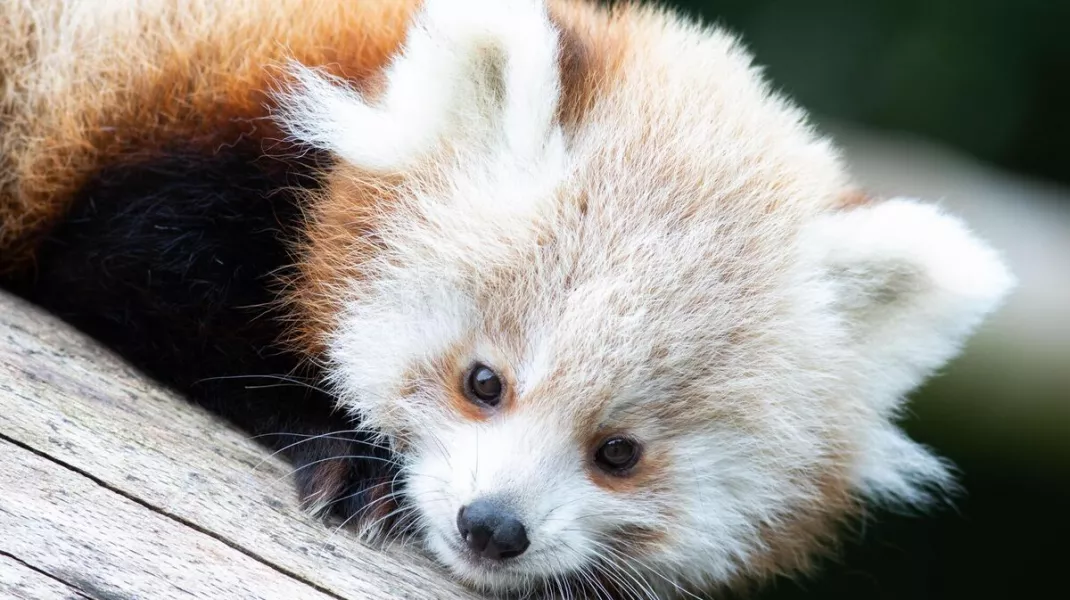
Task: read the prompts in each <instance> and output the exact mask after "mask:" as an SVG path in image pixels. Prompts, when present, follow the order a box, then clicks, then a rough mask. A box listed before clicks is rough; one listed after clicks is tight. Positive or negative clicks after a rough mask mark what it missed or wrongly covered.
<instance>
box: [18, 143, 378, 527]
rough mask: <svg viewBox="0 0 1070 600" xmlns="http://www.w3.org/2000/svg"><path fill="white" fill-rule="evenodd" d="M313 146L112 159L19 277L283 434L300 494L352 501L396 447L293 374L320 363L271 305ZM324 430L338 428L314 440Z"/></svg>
mask: <svg viewBox="0 0 1070 600" xmlns="http://www.w3.org/2000/svg"><path fill="white" fill-rule="evenodd" d="M312 160H313V159H311V158H308V157H306V158H304V159H302V160H301V161H299V162H298V161H291V160H279V159H274V158H269V157H265V156H263V153H262V152H261V149H260V146H259V144H256V143H254V142H248V143H244V144H242V145H239V146H236V147H233V148H227V149H226V150H224V151H222V152H221V153H217V154H205V153H203V152H199V151H195V150H173V151H170V152H167V153H164V154H162V155H159V156H156V157H153V158H147V159H143V160H139V161H136V162H131V163H127V164H120V165H115V166H111V167H108V168H106V169H104V170H102V171H101V172H100V173H98V174H97V175H96V176H95V177H94V178H93V180H92V181H90V182H89V184H88V185H86V186H85V187H84V188H83V189H82V191H81V193H80V194H79V197H78V198H77V201H76V202H75V204H74V207H73V210H72V211H71V213H70V215H69V217H68V218H67V219H66V220H65V221H64V222H63V223H62V224H60V226H59V227H57V228H56V230H55V231H53V232H52V233H51V235H50V236H49V237H48V239H47V240H46V242H45V243H44V245H43V246H42V247H41V248H40V250H39V252H38V254H37V260H36V265H35V270H34V272H33V273H31V274H28V276H27V277H26V278H25V280H23V281H21V282H20V283H19V285H18V286H17V288H18V291H20V292H21V293H22V295H24V296H26V297H28V298H29V299H30V300H31V301H33V302H35V303H37V304H39V305H41V306H42V307H44V308H45V309H47V310H49V311H51V312H53V313H55V314H56V315H58V316H60V317H61V318H63V319H65V320H66V321H68V322H69V323H71V324H72V325H74V326H75V327H77V328H79V329H81V330H83V331H85V332H86V333H88V334H89V335H91V336H93V337H95V338H96V339H98V340H100V341H101V342H103V343H104V344H106V345H107V346H109V347H110V348H111V349H113V350H114V351H116V352H117V353H118V354H120V355H121V356H123V357H124V358H125V359H126V360H128V361H130V362H131V363H132V364H133V365H135V366H136V367H138V368H139V369H141V370H143V371H144V372H145V373H147V374H148V375H150V376H152V377H154V378H155V379H157V380H159V381H161V382H163V383H165V384H167V385H169V386H172V387H174V388H176V389H177V390H178V391H180V392H181V393H183V394H184V395H186V396H187V397H189V398H190V399H191V400H193V401H194V402H196V403H198V404H200V405H202V406H204V407H206V408H208V409H209V410H211V411H213V412H215V413H216V414H218V415H220V416H222V417H224V418H226V419H228V420H229V421H231V422H232V423H234V424H235V425H237V426H238V427H240V428H242V429H244V430H245V431H246V432H248V433H249V434H250V435H253V436H260V437H259V438H258V439H259V440H260V441H262V442H263V443H264V444H265V445H267V446H268V447H270V448H273V449H284V448H285V450H283V454H285V455H286V456H287V457H288V458H290V459H291V460H292V461H293V462H294V463H295V468H297V469H298V471H297V483H298V487H299V490H300V492H301V494H302V495H304V496H308V495H310V494H316V493H326V494H329V495H330V497H332V498H334V499H336V500H339V502H337V503H336V505H335V508H336V509H337V510H336V512H337V513H339V514H343V515H348V514H352V513H353V512H354V511H356V510H359V509H360V508H361V507H362V506H363V505H364V503H365V502H366V501H368V500H369V499H370V497H369V495H368V493H367V492H368V489H369V487H370V486H376V485H378V484H379V483H380V482H382V481H384V479H385V480H387V481H389V480H390V478H391V477H392V473H391V472H390V471H389V469H387V468H386V465H387V463H386V462H384V460H383V459H386V458H388V457H387V455H386V453H384V452H382V451H381V450H378V449H375V448H373V447H372V446H370V445H369V444H368V442H367V440H366V438H364V437H362V436H355V435H353V434H350V433H345V432H346V431H347V430H349V429H352V428H353V424H352V423H350V422H348V421H347V419H345V418H344V417H343V416H341V415H339V414H337V413H335V412H334V411H333V410H332V409H333V403H332V400H331V399H330V398H329V397H328V396H327V395H325V394H324V393H322V392H320V391H316V390H313V389H311V388H310V387H309V386H307V385H301V384H298V383H293V382H292V381H293V380H301V381H308V382H310V383H311V384H312V385H313V386H314V385H315V384H316V382H317V377H316V373H314V372H310V371H309V370H308V368H307V367H302V366H301V364H300V362H301V361H300V360H299V358H298V357H297V356H295V355H294V354H291V353H289V352H287V351H284V350H283V349H282V348H281V346H280V345H279V344H278V340H279V338H280V333H281V332H282V319H281V318H280V316H281V315H280V314H279V313H278V308H277V307H274V306H273V305H272V300H273V299H274V292H273V290H274V289H275V287H276V286H275V285H274V281H275V279H274V276H275V275H276V274H278V273H279V272H280V269H281V270H284V269H286V268H287V265H289V264H290V262H291V260H292V257H291V256H289V254H288V250H287V249H288V243H287V241H288V240H292V239H293V238H294V237H295V236H298V235H300V227H301V224H300V207H299V206H298V203H299V202H300V199H301V197H302V196H301V194H299V193H297V192H295V191H294V190H295V187H296V186H302V185H304V186H307V185H313V178H312V177H311V175H310V173H311V168H312V167H313V166H314V165H313V163H312ZM280 378H281V379H280ZM287 380H290V381H287ZM321 434H331V437H330V438H322V439H318V440H313V441H308V439H309V437H308V436H316V435H321ZM339 457H347V458H344V459H343V458H339ZM348 457H366V458H363V459H360V458H348ZM336 460H338V461H342V462H341V463H336V462H335V461H336ZM342 496H349V497H348V498H342Z"/></svg>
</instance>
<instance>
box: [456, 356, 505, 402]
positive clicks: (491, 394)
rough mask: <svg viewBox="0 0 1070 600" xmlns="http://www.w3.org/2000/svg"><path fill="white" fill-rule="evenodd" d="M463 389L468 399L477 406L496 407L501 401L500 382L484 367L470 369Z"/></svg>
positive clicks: (495, 375)
mask: <svg viewBox="0 0 1070 600" xmlns="http://www.w3.org/2000/svg"><path fill="white" fill-rule="evenodd" d="M464 387H465V392H466V393H467V394H468V398H469V399H470V400H472V401H473V402H476V403H478V404H485V405H487V406H497V405H498V403H499V402H501V401H502V387H503V386H502V380H501V378H500V377H498V374H497V373H495V372H494V371H492V370H491V369H490V367H487V366H486V365H479V364H477V365H476V366H474V367H472V369H471V370H470V371H469V372H468V377H467V379H466V381H465V386H464Z"/></svg>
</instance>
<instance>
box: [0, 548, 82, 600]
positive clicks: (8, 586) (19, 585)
mask: <svg viewBox="0 0 1070 600" xmlns="http://www.w3.org/2000/svg"><path fill="white" fill-rule="evenodd" d="M0 598H12V599H14V600H85V599H86V598H89V596H86V595H85V594H82V593H81V592H80V591H78V590H77V589H75V588H73V587H71V586H69V585H67V584H65V583H63V582H61V581H58V580H56V579H53V578H52V577H50V576H48V575H46V574H44V573H42V572H41V571H37V570H34V569H31V568H30V567H28V566H26V565H25V564H24V563H22V562H19V561H17V560H15V559H14V558H12V557H10V556H4V555H3V554H0Z"/></svg>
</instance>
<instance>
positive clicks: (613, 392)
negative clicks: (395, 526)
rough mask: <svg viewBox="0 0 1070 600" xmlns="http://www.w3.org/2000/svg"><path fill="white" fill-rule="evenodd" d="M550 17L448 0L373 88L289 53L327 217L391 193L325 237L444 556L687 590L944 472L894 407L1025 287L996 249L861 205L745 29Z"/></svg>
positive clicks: (353, 346) (345, 328)
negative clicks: (319, 160)
mask: <svg viewBox="0 0 1070 600" xmlns="http://www.w3.org/2000/svg"><path fill="white" fill-rule="evenodd" d="M554 11H555V20H556V21H557V22H558V25H556V26H554V25H551V20H550V18H549V17H548V15H547V11H546V9H545V7H544V6H542V5H541V4H540V3H539V2H536V1H535V0H510V1H508V2H500V1H494V2H491V1H490V0H486V1H478V0H465V1H460V0H456V1H454V2H446V1H445V0H442V1H439V0H429V1H428V2H427V3H426V5H425V6H424V8H423V11H422V12H421V13H420V14H419V15H418V16H417V17H416V20H415V21H414V24H413V26H412V30H411V33H410V37H409V39H408V41H407V42H406V44H405V46H404V48H403V49H402V50H401V52H400V54H399V55H398V57H397V58H396V60H395V61H394V62H393V63H392V65H391V66H390V67H389V68H388V70H387V72H386V73H385V84H384V88H383V92H382V94H381V95H380V96H379V97H377V98H375V99H369V100H366V99H364V98H362V97H360V96H358V95H356V94H355V93H354V92H352V91H350V90H348V89H346V88H344V87H341V86H340V85H339V84H337V83H335V82H331V81H329V80H326V79H323V78H322V77H320V76H319V75H317V74H316V73H314V72H312V71H310V70H307V69H304V68H301V67H295V69H294V71H293V75H294V80H295V82H296V84H295V87H294V88H292V89H291V90H290V91H289V92H288V93H287V95H285V96H284V97H283V98H282V101H283V102H282V103H283V106H284V108H285V113H284V116H283V122H284V124H285V125H286V126H287V127H288V128H289V130H290V131H291V132H292V133H293V134H294V135H295V136H297V137H299V138H300V139H302V140H304V141H305V142H308V143H312V144H315V145H318V146H321V147H324V148H326V149H329V150H331V151H333V152H334V153H335V154H336V155H337V157H338V159H339V163H340V166H339V168H338V172H337V173H336V174H335V176H334V179H335V185H334V187H333V189H332V192H331V193H330V194H329V195H328V196H327V197H325V198H322V199H321V200H320V202H321V203H322V204H324V206H322V207H320V209H319V210H321V211H327V212H330V213H331V214H335V215H339V214H341V215H345V214H346V207H347V206H348V204H347V203H350V202H352V201H353V200H352V197H351V196H350V192H351V190H353V189H356V188H361V189H364V190H378V191H377V192H376V193H379V194H381V197H382V198H384V200H383V201H382V202H381V203H379V204H375V203H374V202H373V203H372V205H371V206H372V207H371V208H368V207H367V206H364V207H363V208H361V209H360V211H361V215H365V216H361V217H360V218H361V219H365V220H366V221H367V224H368V226H367V228H366V229H367V231H366V236H367V237H366V238H365V237H364V236H361V237H360V238H359V239H357V238H356V237H354V238H353V239H346V238H345V236H337V235H336V236H333V237H332V238H331V240H333V241H332V242H331V243H332V244H334V245H333V250H332V251H331V252H332V253H331V254H330V258H329V261H334V262H335V263H337V264H338V265H343V266H339V267H337V269H336V271H335V273H339V274H340V275H337V276H336V277H334V279H332V280H331V281H330V282H329V284H327V285H325V286H324V288H323V290H325V291H322V292H321V294H326V295H329V296H330V298H331V300H330V302H329V306H330V307H331V308H330V311H329V317H327V318H325V320H326V321H328V322H329V323H330V327H329V331H328V332H327V334H326V335H325V336H324V338H323V346H324V358H325V360H326V362H327V364H328V366H329V369H330V374H331V379H332V383H333V384H334V386H335V389H336V390H337V392H338V395H339V397H340V399H341V403H342V405H343V406H344V407H345V408H346V409H348V410H350V411H352V412H353V413H354V414H356V415H358V416H359V417H360V418H361V419H362V421H363V422H364V423H365V424H367V425H368V426H369V427H372V428H375V429H377V430H379V431H380V432H382V434H383V435H384V437H385V438H387V439H388V440H390V442H391V443H392V444H393V445H394V447H395V448H396V449H397V451H398V453H399V456H400V460H401V461H402V462H403V464H404V467H403V469H402V474H401V475H402V477H403V478H404V483H405V486H404V487H405V490H406V491H405V494H406V508H407V509H408V510H411V511H412V513H413V514H414V515H415V516H416V519H415V520H416V522H417V525H418V529H419V535H420V536H421V539H422V540H423V541H424V542H425V544H426V547H427V548H428V549H429V550H430V552H431V553H432V554H433V555H434V556H435V557H437V558H438V559H439V561H441V562H442V563H443V564H444V565H446V566H447V567H448V568H449V569H450V570H451V571H452V572H453V573H454V574H456V575H457V576H458V577H460V578H461V579H463V580H465V581H468V582H469V583H471V584H473V585H475V586H477V587H487V588H494V589H509V590H521V591H522V590H526V589H532V588H534V589H539V588H541V587H546V588H547V589H550V590H553V589H555V588H554V586H555V585H556V586H564V585H566V584H565V583H564V582H565V581H568V582H573V583H575V582H579V584H583V585H590V586H595V587H596V589H597V587H598V586H602V588H603V589H605V588H606V587H613V588H616V589H618V590H621V591H623V592H625V593H626V592H631V593H632V594H634V595H639V596H642V595H643V594H644V593H653V592H657V593H664V594H673V593H676V592H679V591H680V590H697V589H702V588H708V587H715V586H722V585H731V584H733V583H736V582H738V581H740V580H741V579H756V578H761V577H764V576H767V575H769V574H772V573H778V572H785V571H795V570H799V569H802V568H805V567H806V565H807V563H808V560H809V557H811V556H813V554H814V553H815V552H816V551H818V550H819V549H820V548H821V547H822V545H823V544H824V542H826V541H827V540H829V539H830V537H831V536H832V535H833V533H834V531H835V528H836V525H837V524H838V523H839V522H841V521H842V520H843V519H844V518H846V517H847V516H849V515H850V514H851V513H852V512H853V511H854V510H855V508H856V506H857V503H858V502H859V501H862V500H863V499H866V498H874V497H875V498H882V499H891V500H896V501H905V502H922V501H924V500H925V498H926V493H925V492H924V489H925V488H926V486H937V487H939V486H941V485H944V484H946V483H947V476H946V473H945V471H944V468H943V466H942V465H941V463H940V462H939V461H938V460H937V459H936V458H934V457H932V456H931V455H930V454H929V453H927V452H926V451H925V450H924V449H922V448H921V447H919V446H917V445H916V444H914V443H913V442H911V441H909V440H908V439H906V438H905V437H904V436H903V435H902V434H901V433H900V432H899V430H898V429H897V428H896V427H895V426H894V425H893V423H892V421H891V419H892V418H893V417H894V415H895V412H896V409H897V407H898V406H899V404H900V402H901V399H902V396H903V395H904V394H905V393H907V392H909V391H910V390H911V389H912V388H913V387H915V386H916V385H917V384H918V383H920V381H922V380H923V379H924V377H926V376H927V375H928V374H929V373H931V372H932V370H933V369H935V368H937V367H939V366H940V365H942V364H943V363H944V362H945V361H947V360H948V359H949V358H950V357H951V356H953V354H954V353H955V352H956V351H957V348H958V346H959V344H960V343H961V342H962V340H963V339H964V338H965V336H966V335H967V334H968V332H969V331H970V330H971V329H972V328H973V327H974V326H975V325H976V324H977V323H978V322H979V321H980V320H981V319H982V318H983V316H984V315H985V314H986V313H987V312H988V311H990V310H992V309H993V308H994V307H995V306H996V304H997V303H998V301H999V299H1000V298H1001V297H1002V296H1003V294H1004V293H1005V292H1006V290H1007V289H1008V288H1009V287H1010V285H1011V280H1010V276H1009V275H1008V274H1007V273H1006V271H1005V270H1004V268H1003V266H1002V264H1001V263H1000V261H999V260H998V258H997V257H996V256H995V255H994V254H993V253H992V251H991V250H989V249H988V248H987V247H986V246H985V245H984V244H983V243H981V242H980V241H978V240H977V239H976V238H974V237H973V236H972V234H970V233H969V231H968V230H967V229H966V228H965V227H964V226H963V225H962V224H961V223H960V222H959V221H958V220H956V219H954V218H952V217H949V216H947V215H944V214H942V213H940V212H939V211H937V210H936V209H934V208H932V207H930V206H927V205H924V204H922V203H919V202H915V201H908V200H890V201H884V202H878V201H873V202H871V203H865V202H863V203H855V204H857V205H855V206H851V207H849V208H845V207H844V203H843V202H842V198H844V197H845V194H847V193H848V190H849V189H850V182H849V180H848V179H847V177H846V175H845V174H844V172H843V170H842V168H841V166H840V163H839V161H838V158H837V156H836V153H835V151H834V150H833V148H832V147H831V146H830V145H829V144H828V143H827V142H825V141H823V140H821V139H819V138H817V137H815V136H814V135H813V134H812V133H811V131H810V129H809V128H808V126H807V125H806V124H805V122H804V121H803V120H802V115H801V113H800V112H799V111H798V110H797V109H795V108H793V107H791V106H790V105H789V104H787V103H786V102H785V101H784V100H782V99H780V98H778V97H776V96H775V95H772V94H771V93H770V92H769V90H768V89H767V87H766V86H765V84H764V83H763V82H762V81H761V80H760V79H759V78H758V76H757V75H756V73H755V72H754V71H753V70H752V68H751V66H750V62H749V58H748V57H747V55H746V54H745V53H743V52H742V51H741V50H740V49H739V48H738V47H737V46H736V44H735V43H734V42H733V41H732V40H731V39H730V38H729V37H727V36H726V35H725V34H723V33H721V32H719V31H716V30H709V29H703V28H700V27H697V26H695V25H693V24H690V23H686V22H683V21H680V20H678V19H676V18H675V17H673V16H671V15H667V14H663V13H660V12H657V11H653V10H643V9H638V8H634V7H633V8H625V9H621V10H620V11H618V12H616V13H614V14H613V15H610V14H609V13H604V12H601V11H599V10H596V9H593V8H588V7H582V6H579V5H573V4H571V3H561V4H557V3H555V5H554ZM562 36H564V37H568V38H569V42H568V44H565V45H564V46H563V45H562V41H561V40H562ZM569 45H571V46H569ZM607 45H611V46H612V51H607V50H606V48H605V46H607ZM566 46H569V47H578V48H580V51H579V53H580V54H582V56H583V60H582V61H580V63H578V64H579V66H575V65H573V66H574V68H577V69H581V72H579V73H564V72H562V70H561V69H562V67H561V65H562V64H563V63H567V62H568V61H564V60H563V59H562V55H561V48H563V47H566ZM592 74H597V75H598V76H597V77H596V76H593V75H592ZM385 199H389V201H387V200H385ZM365 204H367V202H365ZM367 215H371V216H367ZM354 218H357V217H354ZM362 222H363V221H362ZM368 240H374V242H371V241H368ZM369 248H370V249H369ZM310 252H311V253H312V254H313V255H315V253H316V252H318V250H317V246H316V245H312V250H310ZM308 260H309V261H310V264H313V263H315V264H319V263H317V262H316V261H321V262H322V261H325V260H328V259H325V258H323V257H322V256H311V257H310V258H308ZM561 589H563V588H561Z"/></svg>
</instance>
